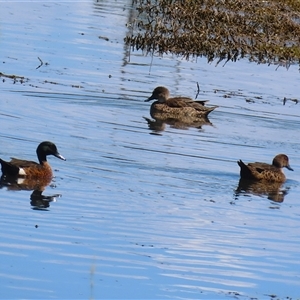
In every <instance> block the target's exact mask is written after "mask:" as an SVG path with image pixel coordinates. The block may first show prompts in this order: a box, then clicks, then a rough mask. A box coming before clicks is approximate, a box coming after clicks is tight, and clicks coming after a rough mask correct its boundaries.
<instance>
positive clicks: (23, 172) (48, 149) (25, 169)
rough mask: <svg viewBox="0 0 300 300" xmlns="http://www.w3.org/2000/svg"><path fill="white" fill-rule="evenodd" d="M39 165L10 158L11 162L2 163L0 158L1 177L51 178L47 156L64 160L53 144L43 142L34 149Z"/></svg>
mask: <svg viewBox="0 0 300 300" xmlns="http://www.w3.org/2000/svg"><path fill="white" fill-rule="evenodd" d="M36 154H37V157H38V160H39V163H36V162H34V161H28V160H22V159H17V158H12V159H11V161H9V162H8V161H4V160H2V159H1V158H0V164H1V170H2V173H3V176H11V177H29V178H37V179H38V178H51V177H52V169H51V166H50V165H49V163H48V162H47V158H46V157H47V156H48V155H54V156H55V157H57V158H59V159H62V160H66V159H65V158H64V157H63V156H62V155H60V154H59V153H58V151H57V148H56V146H55V144H53V143H51V142H48V141H45V142H42V143H40V144H39V146H38V147H37V149H36Z"/></svg>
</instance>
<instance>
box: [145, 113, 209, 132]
mask: <svg viewBox="0 0 300 300" xmlns="http://www.w3.org/2000/svg"><path fill="white" fill-rule="evenodd" d="M144 119H145V120H146V122H147V124H148V127H149V129H150V130H152V131H153V132H154V133H157V134H158V133H159V132H162V131H164V130H165V129H166V125H169V126H170V127H171V128H175V129H188V128H197V129H199V130H201V129H202V126H203V125H210V126H212V123H211V122H210V121H209V119H208V118H207V117H206V118H200V119H199V118H195V119H190V118H189V119H188V120H179V119H172V118H167V119H159V118H153V119H149V118H146V117H144Z"/></svg>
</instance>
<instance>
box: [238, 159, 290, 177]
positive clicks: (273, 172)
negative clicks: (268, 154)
mask: <svg viewBox="0 0 300 300" xmlns="http://www.w3.org/2000/svg"><path fill="white" fill-rule="evenodd" d="M237 163H238V165H239V166H240V168H241V171H240V175H241V178H244V179H252V180H265V181H273V182H284V181H285V180H286V177H285V175H284V173H283V170H282V168H284V167H285V168H287V169H289V170H291V171H294V170H293V169H292V168H291V167H290V164H289V158H288V157H287V155H285V154H278V155H276V156H275V157H274V159H273V162H272V165H269V164H267V163H261V162H254V163H249V164H247V165H246V164H244V162H243V161H241V160H239V161H238V162H237Z"/></svg>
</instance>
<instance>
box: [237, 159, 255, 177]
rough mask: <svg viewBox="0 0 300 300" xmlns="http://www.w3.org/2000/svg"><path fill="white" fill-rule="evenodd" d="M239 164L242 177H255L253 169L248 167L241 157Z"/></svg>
mask: <svg viewBox="0 0 300 300" xmlns="http://www.w3.org/2000/svg"><path fill="white" fill-rule="evenodd" d="M237 164H238V165H239V166H240V168H241V170H240V175H241V178H245V179H253V175H252V172H251V170H250V169H249V168H248V166H247V165H246V164H245V163H244V162H243V161H242V160H241V159H240V160H239V161H238V162H237Z"/></svg>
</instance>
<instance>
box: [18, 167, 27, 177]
mask: <svg viewBox="0 0 300 300" xmlns="http://www.w3.org/2000/svg"><path fill="white" fill-rule="evenodd" d="M19 175H23V176H24V175H26V172H25V171H24V169H22V168H20V169H19Z"/></svg>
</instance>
